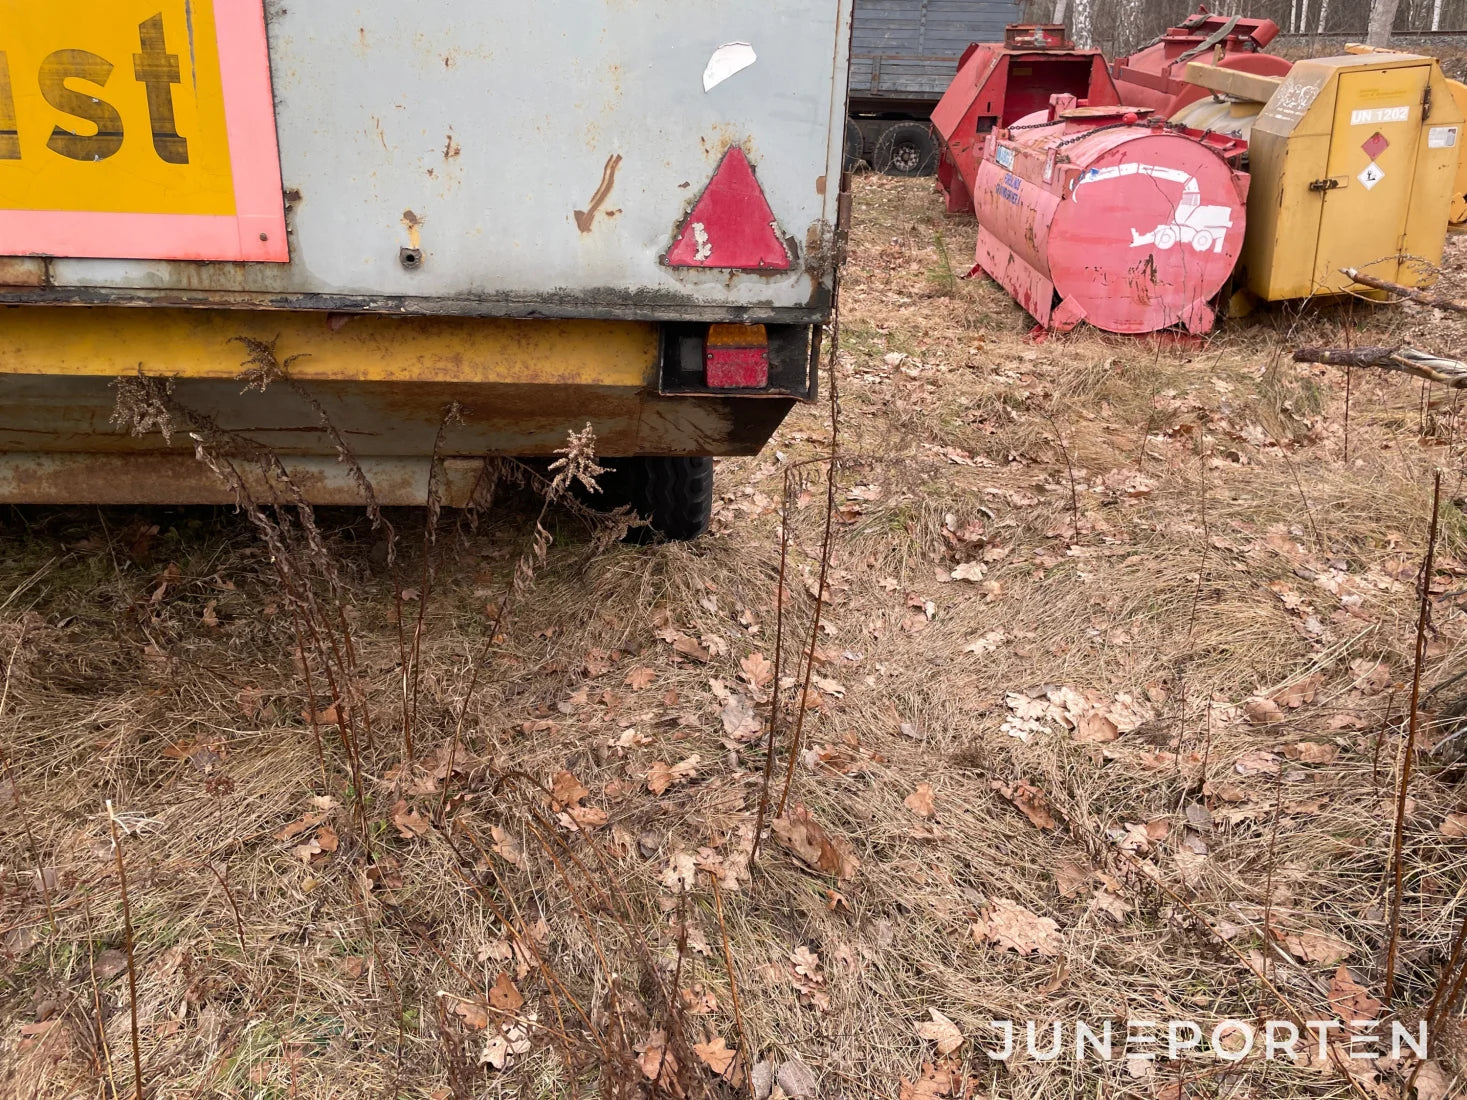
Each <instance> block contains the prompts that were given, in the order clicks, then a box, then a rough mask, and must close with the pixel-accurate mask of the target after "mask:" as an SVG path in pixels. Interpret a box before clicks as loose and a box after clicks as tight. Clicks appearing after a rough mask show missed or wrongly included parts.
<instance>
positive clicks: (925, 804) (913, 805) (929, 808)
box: [902, 783, 937, 817]
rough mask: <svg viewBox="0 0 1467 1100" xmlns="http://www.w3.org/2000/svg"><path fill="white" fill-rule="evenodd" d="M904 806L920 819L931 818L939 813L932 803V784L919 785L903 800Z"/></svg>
mask: <svg viewBox="0 0 1467 1100" xmlns="http://www.w3.org/2000/svg"><path fill="white" fill-rule="evenodd" d="M902 805H903V806H905V807H906V808H907V809H909V810H911V811H912V812H913V813H914V814H916V815H917V816H918V817H931V816H932V815H933V814H935V813H936V812H937V807H936V806H935V805H933V802H932V784H931V783H918V784H917V789H916V790H915V791H913V792H912V793H911V794H909V795H907V797H906V798H904V799H902Z"/></svg>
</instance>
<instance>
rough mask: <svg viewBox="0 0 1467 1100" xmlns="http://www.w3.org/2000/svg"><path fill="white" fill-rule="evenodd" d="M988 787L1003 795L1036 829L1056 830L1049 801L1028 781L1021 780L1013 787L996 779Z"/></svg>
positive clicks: (1056, 825) (1057, 825)
mask: <svg viewBox="0 0 1467 1100" xmlns="http://www.w3.org/2000/svg"><path fill="white" fill-rule="evenodd" d="M989 785H990V786H991V787H992V788H993V789H994V790H995V791H997V792H998V793H999V794H1001V795H1003V796H1004V797H1005V798H1007V799H1008V800H1009V801H1010V802H1012V803H1013V804H1014V805H1015V806H1016V807H1018V809H1019V812H1020V813H1022V814H1023V815H1024V816H1025V817H1027V818H1028V819H1029V821H1030V822H1031V823H1032V824H1033V825H1034V827H1035V828H1036V829H1058V828H1059V822H1057V821H1056V820H1055V819H1054V814H1053V813H1051V812H1050V806H1049V799H1048V798H1047V797H1045V794H1044V792H1043V791H1041V790H1040V789H1039V788H1038V787H1036V786H1034V784H1032V783H1030V782H1029V781H1028V780H1025V779H1021V780H1019V781H1018V782H1017V783H1015V784H1014V785H1013V786H1009V785H1008V784H1007V783H1003V782H1001V781H999V780H997V779H995V780H991V781H990V783H989Z"/></svg>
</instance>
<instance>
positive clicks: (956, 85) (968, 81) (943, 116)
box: [932, 24, 1121, 214]
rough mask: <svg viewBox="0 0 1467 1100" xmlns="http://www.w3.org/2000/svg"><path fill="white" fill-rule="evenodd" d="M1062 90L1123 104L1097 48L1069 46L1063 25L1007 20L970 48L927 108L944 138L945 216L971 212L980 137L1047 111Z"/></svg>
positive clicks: (940, 179)
mask: <svg viewBox="0 0 1467 1100" xmlns="http://www.w3.org/2000/svg"><path fill="white" fill-rule="evenodd" d="M1061 93H1063V94H1068V95H1071V96H1074V97H1075V98H1076V99H1077V100H1078V101H1080V102H1083V103H1089V104H1097V105H1098V104H1112V105H1113V104H1117V103H1120V102H1121V100H1120V98H1119V96H1118V95H1117V94H1116V87H1115V84H1114V82H1113V81H1112V80H1111V77H1110V72H1109V70H1108V69H1107V68H1106V63H1105V58H1104V57H1103V56H1102V55H1101V52H1100V51H1099V50H1096V49H1086V50H1077V49H1075V47H1074V44H1073V43H1071V42H1069V41H1068V40H1066V38H1065V29H1064V27H1063V26H1060V25H1058V24H1012V25H1010V26H1009V27H1008V28H1007V29H1006V30H1005V31H1004V40H1003V42H1001V43H997V42H995V43H976V42H975V43H974V44H973V45H971V46H969V47H968V49H967V50H966V51H965V52H964V53H963V56H962V58H961V59H960V60H959V62H958V75H957V76H956V77H955V78H954V79H953V82H952V84H951V85H950V86H949V87H948V90H947V92H946V94H944V95H943V97H942V101H941V102H940V103H938V105H937V107H936V108H935V109H934V110H933V112H932V125H933V128H934V129H936V131H937V133H938V136H939V137H940V138H941V139H942V155H941V158H940V159H939V161H938V165H937V181H938V185H939V186H940V187H941V188H942V189H943V191H944V192H945V193H946V195H947V209H948V212H949V213H952V214H959V213H971V212H972V211H973V194H974V192H973V181H974V179H975V178H976V176H977V174H978V162H979V160H980V159H981V157H982V155H983V142H984V138H985V137H986V136H987V135H988V134H989V133H991V132H993V131H994V130H996V129H1000V128H1002V127H1006V126H1010V125H1012V124H1013V123H1014V122H1016V121H1017V120H1019V119H1021V118H1023V117H1024V116H1026V115H1029V114H1032V113H1033V112H1035V111H1042V110H1045V109H1047V108H1048V106H1049V100H1050V97H1051V96H1053V95H1056V94H1061Z"/></svg>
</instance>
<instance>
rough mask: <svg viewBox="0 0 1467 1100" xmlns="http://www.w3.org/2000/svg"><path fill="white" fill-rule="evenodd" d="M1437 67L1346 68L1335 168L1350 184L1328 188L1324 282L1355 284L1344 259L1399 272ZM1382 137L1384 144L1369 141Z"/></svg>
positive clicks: (1338, 105)
mask: <svg viewBox="0 0 1467 1100" xmlns="http://www.w3.org/2000/svg"><path fill="white" fill-rule="evenodd" d="M1430 75H1431V68H1430V66H1429V65H1428V64H1421V65H1414V66H1410V67H1403V68H1392V69H1376V70H1366V71H1361V72H1342V73H1341V74H1340V77H1339V92H1338V94H1337V96H1336V99H1335V113H1334V129H1333V138H1332V140H1331V141H1330V151H1329V166H1328V169H1327V175H1329V176H1330V177H1331V178H1333V179H1338V180H1340V181H1341V182H1342V184H1343V186H1341V187H1338V188H1336V189H1335V190H1332V191H1329V192H1327V193H1326V194H1325V196H1324V215H1323V217H1322V219H1321V220H1320V227H1319V251H1318V253H1317V260H1316V267H1315V272H1314V278H1315V282H1316V283H1317V285H1318V286H1319V287H1320V288H1324V287H1329V288H1331V289H1340V288H1343V287H1344V286H1346V285H1348V283H1349V280H1348V279H1347V278H1346V277H1345V276H1344V275H1342V274H1340V269H1341V268H1342V267H1360V268H1365V269H1367V270H1369V271H1370V273H1371V274H1372V275H1376V276H1377V277H1379V278H1383V279H1391V280H1394V279H1395V278H1396V273H1397V269H1398V267H1399V264H1398V261H1397V256H1398V255H1399V253H1400V250H1401V245H1402V243H1403V238H1404V237H1405V233H1406V215H1407V211H1408V210H1409V208H1410V205H1411V196H1412V192H1413V182H1414V179H1415V174H1416V161H1417V152H1418V150H1417V146H1418V145H1419V144H1420V141H1421V121H1422V120H1421V105H1422V97H1423V93H1424V92H1425V91H1426V83H1427V80H1428V79H1429V78H1430ZM1376 139H1378V140H1379V141H1380V142H1381V143H1383V144H1384V148H1383V149H1380V150H1379V151H1376V147H1375V146H1371V147H1369V148H1367V145H1368V143H1370V142H1371V141H1373V140H1376ZM1372 152H1373V153H1374V155H1373V156H1372ZM1442 215H1443V220H1445V216H1446V211H1445V210H1443V211H1442ZM1375 261H1381V262H1379V263H1376V262H1375ZM1367 264H1368V265H1370V266H1369V267H1368V268H1366V265H1367Z"/></svg>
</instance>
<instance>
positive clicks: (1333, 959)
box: [1269, 928, 1355, 966]
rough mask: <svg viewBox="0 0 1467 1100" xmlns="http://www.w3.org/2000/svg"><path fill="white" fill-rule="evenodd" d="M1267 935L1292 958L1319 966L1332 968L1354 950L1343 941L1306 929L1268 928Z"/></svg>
mask: <svg viewBox="0 0 1467 1100" xmlns="http://www.w3.org/2000/svg"><path fill="white" fill-rule="evenodd" d="M1269 933H1270V934H1271V935H1272V936H1273V938H1274V939H1276V940H1278V941H1279V942H1280V943H1282V944H1283V945H1284V948H1285V950H1287V951H1288V952H1289V954H1291V955H1293V956H1294V958H1296V959H1298V960H1300V961H1301V962H1310V963H1315V964H1317V965H1319V966H1334V965H1335V964H1336V963H1338V962H1340V961H1341V960H1342V959H1347V958H1349V957H1350V955H1351V954H1353V953H1354V950H1355V949H1354V948H1353V947H1351V946H1350V945H1349V944H1348V943H1346V942H1345V941H1344V940H1341V939H1336V938H1335V937H1334V936H1329V935H1326V934H1325V933H1323V932H1315V931H1312V930H1310V929H1307V928H1306V929H1304V930H1303V931H1301V932H1285V931H1283V930H1282V929H1278V928H1270V929H1269Z"/></svg>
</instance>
